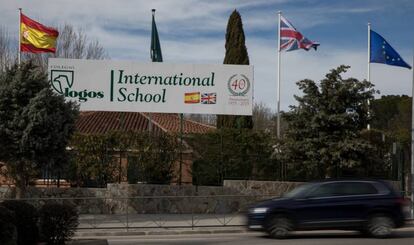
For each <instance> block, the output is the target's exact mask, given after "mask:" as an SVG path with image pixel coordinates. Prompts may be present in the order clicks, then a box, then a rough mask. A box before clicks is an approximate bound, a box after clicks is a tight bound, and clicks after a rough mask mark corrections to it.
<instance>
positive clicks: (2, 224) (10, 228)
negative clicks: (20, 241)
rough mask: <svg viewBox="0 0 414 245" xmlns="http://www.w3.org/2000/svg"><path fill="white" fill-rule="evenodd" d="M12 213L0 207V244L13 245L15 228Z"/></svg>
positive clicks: (14, 242)
mask: <svg viewBox="0 0 414 245" xmlns="http://www.w3.org/2000/svg"><path fill="white" fill-rule="evenodd" d="M13 222H14V213H13V211H10V210H8V209H7V208H5V207H3V206H0V244H2V245H15V244H16V241H15V237H16V227H15V226H14V224H13Z"/></svg>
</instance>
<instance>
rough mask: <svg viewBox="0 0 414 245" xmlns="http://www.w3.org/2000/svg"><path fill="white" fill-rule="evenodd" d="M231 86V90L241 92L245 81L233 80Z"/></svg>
mask: <svg viewBox="0 0 414 245" xmlns="http://www.w3.org/2000/svg"><path fill="white" fill-rule="evenodd" d="M231 86H232V88H233V90H243V89H244V88H245V87H246V80H244V79H240V80H237V79H236V80H234V81H233V82H232V83H231Z"/></svg>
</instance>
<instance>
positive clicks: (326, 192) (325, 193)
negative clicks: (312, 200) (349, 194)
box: [309, 183, 341, 197]
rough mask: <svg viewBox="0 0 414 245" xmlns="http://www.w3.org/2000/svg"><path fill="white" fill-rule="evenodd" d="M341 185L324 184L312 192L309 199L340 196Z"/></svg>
mask: <svg viewBox="0 0 414 245" xmlns="http://www.w3.org/2000/svg"><path fill="white" fill-rule="evenodd" d="M339 186H340V184H339V183H328V184H322V185H320V186H319V187H317V188H316V189H315V190H314V191H312V192H311V193H310V195H309V197H330V196H340V195H341V193H340V191H339V190H340V189H341V188H339Z"/></svg>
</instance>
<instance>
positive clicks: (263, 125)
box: [253, 102, 273, 132]
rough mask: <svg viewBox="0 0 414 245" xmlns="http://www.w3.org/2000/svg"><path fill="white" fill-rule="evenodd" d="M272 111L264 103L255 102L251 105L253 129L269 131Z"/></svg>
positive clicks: (271, 122)
mask: <svg viewBox="0 0 414 245" xmlns="http://www.w3.org/2000/svg"><path fill="white" fill-rule="evenodd" d="M272 116H273V115H272V111H271V109H270V108H269V107H267V106H266V105H265V104H264V103H262V102H260V103H255V104H254V106H253V125H254V127H253V129H255V130H265V131H268V132H270V131H271V129H272V124H273V121H272Z"/></svg>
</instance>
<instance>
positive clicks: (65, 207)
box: [39, 203, 79, 244]
mask: <svg viewBox="0 0 414 245" xmlns="http://www.w3.org/2000/svg"><path fill="white" fill-rule="evenodd" d="M39 212H40V220H39V228H40V233H41V236H42V239H43V240H44V241H45V242H47V244H65V241H66V240H69V239H70V238H71V237H72V236H73V235H74V233H75V229H76V227H77V226H78V225H79V221H78V218H79V214H78V212H77V210H76V208H75V207H74V206H72V205H69V204H57V203H48V204H45V205H44V206H43V207H42V208H41V209H40V211H39Z"/></svg>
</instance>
